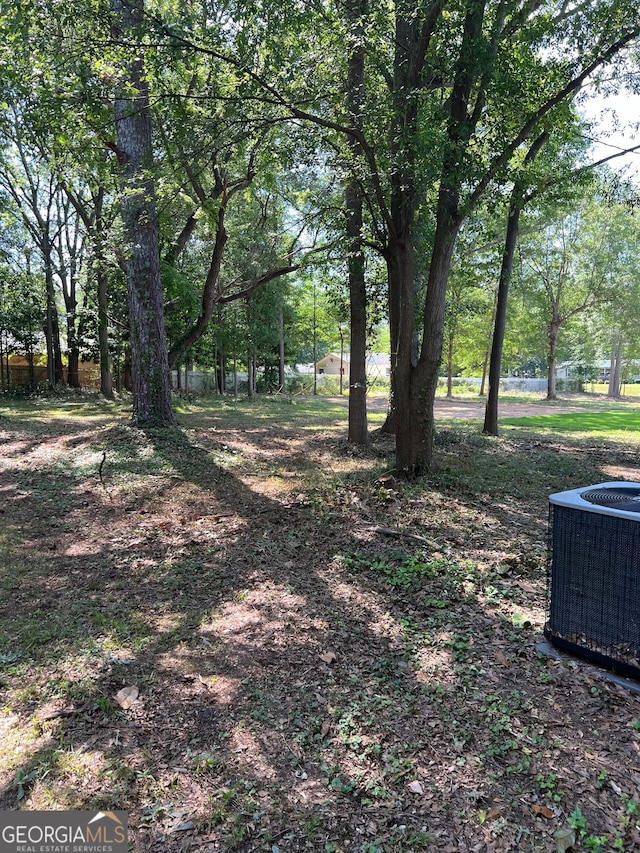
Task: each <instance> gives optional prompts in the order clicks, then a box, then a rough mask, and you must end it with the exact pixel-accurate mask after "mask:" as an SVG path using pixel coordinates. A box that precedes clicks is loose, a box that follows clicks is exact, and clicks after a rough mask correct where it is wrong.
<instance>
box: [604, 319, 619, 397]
mask: <svg viewBox="0 0 640 853" xmlns="http://www.w3.org/2000/svg"><path fill="white" fill-rule="evenodd" d="M622 352H623V344H622V338H621V336H620V334H619V333H617V334H616V335H615V337H614V340H613V343H612V346H611V361H610V368H609V387H608V388H607V397H613V398H618V397H619V396H620V374H621V368H622Z"/></svg>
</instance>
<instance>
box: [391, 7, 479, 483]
mask: <svg viewBox="0 0 640 853" xmlns="http://www.w3.org/2000/svg"><path fill="white" fill-rule="evenodd" d="M439 10H440V6H439V4H438V3H434V4H433V7H432V9H431V11H430V14H431V13H433V14H435V15H439ZM484 10H485V2H484V0H469V2H468V4H467V12H466V16H465V23H464V32H463V37H462V44H461V47H460V54H459V58H458V62H457V64H456V72H455V80H454V84H453V88H452V91H451V97H450V109H449V120H448V123H447V140H446V143H445V144H446V148H445V152H444V156H443V161H442V169H441V173H440V188H439V191H438V204H437V210H436V227H435V234H434V240H433V248H432V254H431V262H430V265H429V276H428V279H427V287H426V294H425V301H424V320H423V328H422V348H421V352H420V355H419V358H418V359H417V363H416V360H415V348H414V333H415V329H414V318H415V305H414V302H415V290H414V278H413V249H414V229H413V225H414V219H415V212H416V198H417V193H416V175H415V166H414V161H415V146H416V144H417V104H418V91H417V89H418V85H417V84H418V82H419V79H420V75H419V73H417V72H416V69H415V68H413V69H412V67H411V66H412V63H413V62H416V61H417V60H416V51H415V50H414V51H413V52H412V53H408V52H407V50H406V47H407V45H409V44H416V43H417V42H416V37H418V40H419V32H420V31H419V26H420V24H419V21H418V20H417V17H418V16H416V15H415V14H414V15H413V16H411V15H409V16H407V17H406V18H404V19H403V20H401V19H399V18H397V19H396V57H395V62H394V97H395V99H396V101H395V104H394V125H395V126H394V127H393V133H394V137H395V139H396V140H397V142H395V143H394V145H395V146H397V147H396V150H395V151H394V156H393V158H392V160H393V172H392V179H391V180H392V192H391V218H392V222H393V232H394V234H393V235H392V240H391V241H390V245H389V246H388V250H389V249H391V252H390V255H394V254H396V255H398V258H397V261H399V263H398V264H397V265H398V266H399V267H400V268H401V269H402V270H403V273H402V275H401V276H399V277H398V281H397V283H396V284H397V285H398V286H397V289H396V290H395V292H394V293H393V294H392V281H391V279H390V280H389V302H390V327H391V334H392V342H393V326H394V321H392V319H391V317H392V316H394V317H395V318H396V319H395V325H396V329H397V351H396V356H395V360H396V361H395V364H396V367H395V372H396V373H397V374H398V375H397V378H396V380H395V381H393V382H392V396H393V406H394V407H395V409H396V413H395V414H396V469H397V470H398V472H399V473H402V474H405V475H408V476H413V475H414V474H416V473H419V472H420V471H422V470H425V469H427V468H429V467H430V465H431V461H432V457H433V432H434V404H435V396H436V389H437V387H438V373H439V369H440V362H441V359H442V343H443V331H444V316H445V303H446V293H447V284H448V281H449V272H450V270H451V259H452V256H453V248H454V245H455V240H456V237H457V235H458V232H459V230H460V226H461V224H462V216H461V214H460V211H459V209H458V208H459V198H460V189H461V186H462V182H463V179H464V174H465V168H464V166H465V163H464V158H465V152H466V147H467V145H468V141H469V137H470V134H471V133H472V132H473V128H474V123H475V122H477V121H478V118H479V115H480V111H479V110H477V109H474V116H473V117H471V116H469V115H468V112H467V108H468V104H469V97H470V94H471V92H472V90H473V87H474V85H475V83H476V79H477V74H478V70H479V68H480V64H481V63H480V58H479V55H478V44H479V40H480V37H481V34H482V23H483V18H484ZM405 11H406V10H405ZM434 20H435V18H434ZM478 97H480V95H478ZM476 114H477V115H476ZM398 155H399V156H398ZM398 179H400V181H399V182H398ZM387 263H388V264H389V259H388V260H387Z"/></svg>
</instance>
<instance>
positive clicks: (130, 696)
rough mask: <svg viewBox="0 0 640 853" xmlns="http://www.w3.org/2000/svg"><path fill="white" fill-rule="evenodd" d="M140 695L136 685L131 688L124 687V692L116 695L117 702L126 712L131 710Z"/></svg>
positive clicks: (120, 691)
mask: <svg viewBox="0 0 640 853" xmlns="http://www.w3.org/2000/svg"><path fill="white" fill-rule="evenodd" d="M139 694H140V691H139V690H138V688H137V687H136V686H135V684H133V685H131V687H123V688H122V690H118V692H117V693H116V695H115V700H116V702H117V703H118V705H120V707H121V708H123V709H124V710H125V711H126V710H127V708H130V707H131V706H132V705H133V703H134V702H135V701H136V699H137V698H138V696H139Z"/></svg>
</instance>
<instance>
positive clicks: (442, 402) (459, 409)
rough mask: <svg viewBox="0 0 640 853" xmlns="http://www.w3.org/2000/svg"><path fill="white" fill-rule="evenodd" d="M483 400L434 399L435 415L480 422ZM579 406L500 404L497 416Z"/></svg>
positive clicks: (379, 401)
mask: <svg viewBox="0 0 640 853" xmlns="http://www.w3.org/2000/svg"><path fill="white" fill-rule="evenodd" d="M330 399H331V401H332V402H334V403H338V404H339V405H344V406H347V405H348V397H331V398H330ZM387 405H388V404H387V399H386V398H385V397H369V399H368V401H367V409H368V411H370V412H386V411H387ZM484 410H485V402H484V400H447V399H445V398H443V397H436V404H435V414H436V419H439V420H451V419H455V420H461V421H481V420H483V419H484ZM580 411H583V409H582V408H581V407H580V406H572V405H571V404H570V403H569V402H566V403H564V402H563V401H559V402H557V403H546V402H540V403H501V404H500V405H499V408H498V416H499V417H501V418H524V417H527V416H529V415H564V414H567V413H568V412H580Z"/></svg>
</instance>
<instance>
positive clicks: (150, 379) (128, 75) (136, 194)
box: [111, 0, 175, 426]
mask: <svg viewBox="0 0 640 853" xmlns="http://www.w3.org/2000/svg"><path fill="white" fill-rule="evenodd" d="M111 2H112V9H113V12H114V13H115V22H114V24H113V31H112V36H113V38H114V39H115V40H116V41H122V40H125V39H133V40H134V41H140V31H141V28H142V26H143V20H144V9H143V0H130V1H129V2H127V0H111ZM114 112H115V123H116V141H117V147H118V151H119V157H120V161H121V163H122V164H123V165H124V174H123V178H122V195H121V199H120V209H121V213H122V221H123V229H124V238H125V244H126V270H127V290H128V297H129V298H128V302H129V325H130V333H131V382H132V392H133V416H134V419H135V421H136V422H137V423H138V424H139V425H158V426H169V425H173V424H175V416H174V414H173V410H172V408H171V385H170V382H169V363H168V357H167V341H166V334H165V325H164V306H163V295H162V282H161V279H160V252H159V240H158V218H157V214H156V205H155V187H154V180H153V172H152V169H153V162H152V136H151V113H150V110H149V86H148V83H147V80H146V78H145V74H144V67H143V61H142V58H141V57H140V55H139V54H138V55H137V56H136V57H135V58H133V59H131V60H130V61H129V62H128V63H127V64H126V67H125V68H124V69H123V79H122V80H121V82H120V86H119V88H118V91H117V93H116V98H115V109H114Z"/></svg>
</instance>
